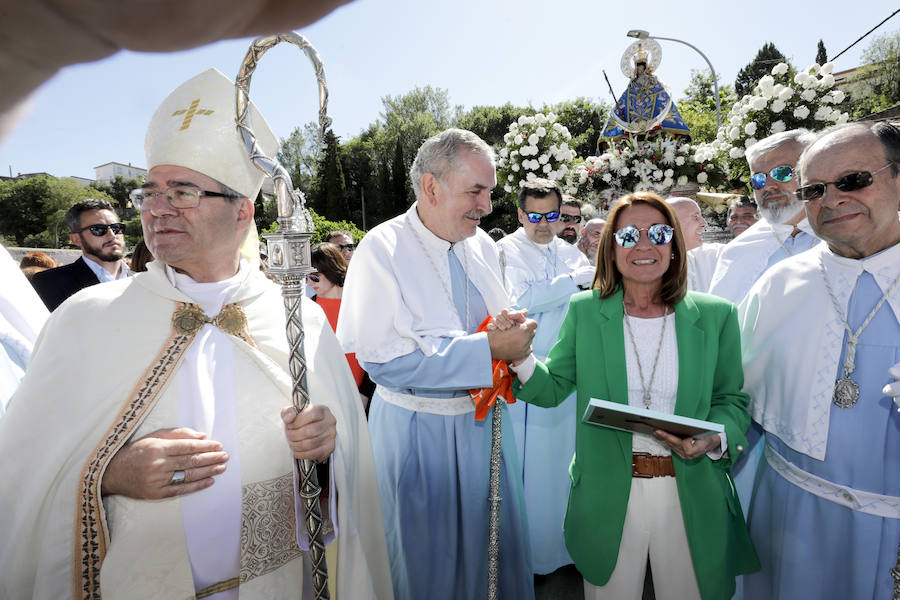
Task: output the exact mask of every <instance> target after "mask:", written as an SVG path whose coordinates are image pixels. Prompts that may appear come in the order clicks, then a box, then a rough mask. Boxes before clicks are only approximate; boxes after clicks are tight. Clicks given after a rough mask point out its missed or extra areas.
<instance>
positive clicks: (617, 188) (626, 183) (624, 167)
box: [566, 134, 724, 198]
mask: <svg viewBox="0 0 900 600" xmlns="http://www.w3.org/2000/svg"><path fill="white" fill-rule="evenodd" d="M715 157H716V154H715V152H712V153H706V154H704V153H698V152H696V150H695V148H694V147H693V146H691V144H690V142H689V141H688V140H686V139H685V138H682V137H674V136H672V135H669V134H662V135H658V136H656V137H654V138H651V139H649V140H639V141H638V140H635V139H633V138H625V139H623V140H619V141H618V142H617V143H616V144H613V145H612V146H610V148H608V149H607V150H606V151H605V152H604V153H603V154H601V155H600V156H589V157H588V158H586V159H585V160H584V161H578V162H577V163H576V164H575V165H574V166H573V168H572V170H571V173H570V176H569V178H568V180H567V182H566V183H567V186H566V189H567V191H568V192H569V193H570V194H573V195H575V196H577V197H578V198H583V197H588V198H591V197H592V196H594V195H596V194H597V193H598V192H600V191H602V190H604V189H608V188H611V189H612V190H614V192H615V193H627V192H633V191H637V190H647V191H651V192H656V193H658V194H663V195H665V194H668V193H669V192H670V191H671V190H672V188H673V187H675V186H684V185H686V184H688V183H696V184H698V185H699V186H701V188H703V189H717V188H718V186H719V185H721V183H723V179H724V178H723V176H722V173H721V171H720V169H718V168H717V166H716V165H715V162H714V161H715Z"/></svg>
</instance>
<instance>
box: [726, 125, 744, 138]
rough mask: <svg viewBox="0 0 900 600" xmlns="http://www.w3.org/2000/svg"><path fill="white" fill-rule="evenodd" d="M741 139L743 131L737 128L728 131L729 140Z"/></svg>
mask: <svg viewBox="0 0 900 600" xmlns="http://www.w3.org/2000/svg"><path fill="white" fill-rule="evenodd" d="M739 137H741V130H740V129H738V128H737V127H732V128H731V129H729V130H728V139H730V140H736V139H738V138H739Z"/></svg>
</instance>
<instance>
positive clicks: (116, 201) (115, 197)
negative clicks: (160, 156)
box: [94, 175, 144, 219]
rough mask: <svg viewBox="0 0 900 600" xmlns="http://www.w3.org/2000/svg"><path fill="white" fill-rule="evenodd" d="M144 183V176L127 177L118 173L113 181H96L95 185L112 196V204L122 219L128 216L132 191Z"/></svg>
mask: <svg viewBox="0 0 900 600" xmlns="http://www.w3.org/2000/svg"><path fill="white" fill-rule="evenodd" d="M143 184H144V178H143V177H140V178H138V179H125V178H124V177H122V176H121V175H116V176H115V178H113V180H112V181H110V182H108V183H96V184H94V187H95V188H97V189H98V190H100V191H101V192H104V193H105V194H106V195H107V196H109V197H110V198H112V200H111V202H112V205H113V206H114V207H115V209H116V212H117V213H118V214H119V218H120V219H125V218H126V217H127V216H128V203H129V202H130V196H131V191H132V190H134V189H137V188H139V187H141V186H142V185H143Z"/></svg>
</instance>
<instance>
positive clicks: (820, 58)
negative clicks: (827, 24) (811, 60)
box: [816, 40, 828, 65]
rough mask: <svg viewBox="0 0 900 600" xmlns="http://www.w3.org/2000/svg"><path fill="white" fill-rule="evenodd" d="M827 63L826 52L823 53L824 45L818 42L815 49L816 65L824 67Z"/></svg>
mask: <svg viewBox="0 0 900 600" xmlns="http://www.w3.org/2000/svg"><path fill="white" fill-rule="evenodd" d="M827 62H828V52H826V51H825V43H824V42H823V41H822V40H819V47H818V48H817V49H816V64H817V65H824V64H825V63H827Z"/></svg>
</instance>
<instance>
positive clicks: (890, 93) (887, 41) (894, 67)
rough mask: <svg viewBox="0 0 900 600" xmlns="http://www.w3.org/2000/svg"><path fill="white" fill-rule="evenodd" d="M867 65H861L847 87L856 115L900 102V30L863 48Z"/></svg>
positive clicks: (852, 112) (869, 112)
mask: <svg viewBox="0 0 900 600" xmlns="http://www.w3.org/2000/svg"><path fill="white" fill-rule="evenodd" d="M862 59H863V61H865V63H866V65H865V66H864V67H860V68H859V69H857V71H856V73H854V75H853V78H852V80H851V81H850V83H849V84H848V85H847V86H846V88H845V89H847V91H848V92H849V93H850V102H849V104H850V112H851V114H852V115H853V118H854V119H859V118H862V117H866V116H868V115H870V114H872V113H876V112H879V111H882V110H884V109H886V108H890V107H892V106H894V105H895V104H897V103H898V102H900V31H895V32H893V33H886V34H884V35H881V36H879V37H877V38H875V39H874V40H872V42H871V43H870V44H869V46H868V47H867V48H866V49H865V50H864V51H863V55H862Z"/></svg>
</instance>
